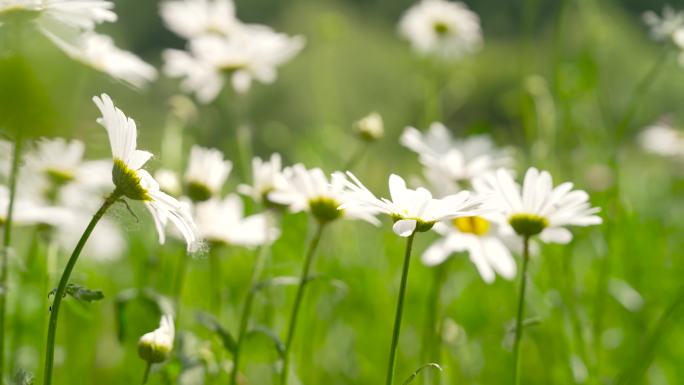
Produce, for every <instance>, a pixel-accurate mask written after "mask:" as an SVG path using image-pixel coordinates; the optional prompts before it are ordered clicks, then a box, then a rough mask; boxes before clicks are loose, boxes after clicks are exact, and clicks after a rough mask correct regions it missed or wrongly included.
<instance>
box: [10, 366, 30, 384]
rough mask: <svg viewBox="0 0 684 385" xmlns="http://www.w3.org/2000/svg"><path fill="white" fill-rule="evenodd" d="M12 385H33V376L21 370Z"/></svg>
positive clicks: (13, 379)
mask: <svg viewBox="0 0 684 385" xmlns="http://www.w3.org/2000/svg"><path fill="white" fill-rule="evenodd" d="M12 385H33V374H31V373H29V372H26V371H25V370H23V369H19V371H17V374H15V375H14V378H12Z"/></svg>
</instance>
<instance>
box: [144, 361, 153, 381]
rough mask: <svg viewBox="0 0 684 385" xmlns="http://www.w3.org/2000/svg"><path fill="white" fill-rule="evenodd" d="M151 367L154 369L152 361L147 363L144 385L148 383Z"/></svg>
mask: <svg viewBox="0 0 684 385" xmlns="http://www.w3.org/2000/svg"><path fill="white" fill-rule="evenodd" d="M151 369H152V363H151V362H148V363H147V364H146V365H145V373H144V374H143V379H142V383H143V385H145V384H147V379H148V378H149V377H150V370H151Z"/></svg>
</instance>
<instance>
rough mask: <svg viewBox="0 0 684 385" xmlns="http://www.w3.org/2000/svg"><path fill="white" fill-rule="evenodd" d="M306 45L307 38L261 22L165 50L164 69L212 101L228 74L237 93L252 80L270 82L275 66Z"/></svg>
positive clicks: (200, 99)
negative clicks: (278, 30)
mask: <svg viewBox="0 0 684 385" xmlns="http://www.w3.org/2000/svg"><path fill="white" fill-rule="evenodd" d="M303 47H304V38H302V37H301V36H294V37H291V36H288V35H286V34H283V33H277V32H275V31H273V30H272V29H271V28H269V27H266V26H262V25H246V26H243V27H242V28H241V29H240V30H239V32H236V33H234V34H232V35H231V36H230V37H224V36H218V35H205V36H201V37H198V38H196V39H193V40H191V41H190V42H189V47H188V51H180V50H166V51H164V53H163V56H164V62H165V66H164V72H165V73H166V75H168V76H170V77H174V78H183V81H182V82H181V87H182V88H183V89H184V91H186V92H192V93H195V95H196V96H197V98H198V100H199V101H200V102H203V103H209V102H211V101H212V100H214V99H215V98H216V97H217V96H218V94H219V93H220V92H221V90H222V89H223V85H224V78H225V76H229V77H230V79H231V83H232V86H233V89H234V90H235V91H236V92H238V93H244V92H247V91H248V90H249V88H250V87H251V84H252V80H257V81H259V82H261V83H265V84H269V83H272V82H274V81H275V80H276V78H277V73H276V68H277V67H279V66H280V65H283V64H285V63H286V62H287V61H289V60H290V59H291V58H292V57H294V56H295V55H296V54H297V53H298V52H299V51H300V50H301V49H302V48H303Z"/></svg>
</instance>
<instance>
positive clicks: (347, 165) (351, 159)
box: [342, 141, 370, 171]
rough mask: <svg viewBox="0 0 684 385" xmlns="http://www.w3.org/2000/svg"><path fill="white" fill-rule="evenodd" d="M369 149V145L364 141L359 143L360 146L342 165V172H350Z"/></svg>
mask: <svg viewBox="0 0 684 385" xmlns="http://www.w3.org/2000/svg"><path fill="white" fill-rule="evenodd" d="M369 147H370V143H368V142H366V141H364V142H363V143H361V145H360V146H359V147H358V148H357V149H356V151H354V153H353V154H352V156H350V157H349V159H348V160H347V162H346V163H345V164H344V167H343V168H342V170H345V171H351V169H352V168H353V167H354V166H356V164H357V163H359V161H360V160H361V159H362V158H363V156H364V155H366V151H368V148H369Z"/></svg>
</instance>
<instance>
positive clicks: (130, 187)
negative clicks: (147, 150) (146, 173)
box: [112, 159, 152, 201]
mask: <svg viewBox="0 0 684 385" xmlns="http://www.w3.org/2000/svg"><path fill="white" fill-rule="evenodd" d="M112 181H113V182H114V186H116V189H117V190H119V191H120V192H121V194H122V195H124V196H125V197H127V198H130V199H133V200H137V201H150V200H152V197H150V195H149V194H148V193H147V190H146V189H145V188H144V187H143V186H142V185H141V184H140V176H138V173H137V172H136V171H135V170H133V169H131V168H130V167H128V166H127V165H126V163H124V162H123V161H122V160H121V159H114V167H112Z"/></svg>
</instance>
